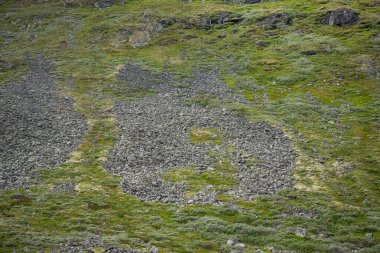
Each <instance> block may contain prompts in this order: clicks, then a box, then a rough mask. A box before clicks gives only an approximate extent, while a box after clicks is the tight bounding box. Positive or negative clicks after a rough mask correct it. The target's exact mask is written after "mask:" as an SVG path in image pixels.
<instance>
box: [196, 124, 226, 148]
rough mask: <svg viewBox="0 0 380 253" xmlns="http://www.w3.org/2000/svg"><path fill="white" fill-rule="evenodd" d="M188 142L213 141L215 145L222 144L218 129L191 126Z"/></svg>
mask: <svg viewBox="0 0 380 253" xmlns="http://www.w3.org/2000/svg"><path fill="white" fill-rule="evenodd" d="M189 138H190V142H192V143H198V142H199V143H202V142H206V143H214V144H216V145H220V144H222V142H223V140H222V138H221V133H219V131H218V129H212V128H200V127H193V128H192V129H191V130H190V133H189Z"/></svg>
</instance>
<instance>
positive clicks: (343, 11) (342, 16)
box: [321, 7, 359, 26]
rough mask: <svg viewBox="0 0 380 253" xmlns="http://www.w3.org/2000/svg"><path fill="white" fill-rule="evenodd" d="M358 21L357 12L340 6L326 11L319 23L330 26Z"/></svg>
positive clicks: (346, 24)
mask: <svg viewBox="0 0 380 253" xmlns="http://www.w3.org/2000/svg"><path fill="white" fill-rule="evenodd" d="M358 21H359V13H357V12H355V11H354V10H352V9H350V8H347V7H341V8H339V9H336V10H334V11H328V12H327V13H326V14H325V16H324V17H323V19H322V20H321V23H322V24H326V25H330V26H351V25H354V24H356V23H357V22H358Z"/></svg>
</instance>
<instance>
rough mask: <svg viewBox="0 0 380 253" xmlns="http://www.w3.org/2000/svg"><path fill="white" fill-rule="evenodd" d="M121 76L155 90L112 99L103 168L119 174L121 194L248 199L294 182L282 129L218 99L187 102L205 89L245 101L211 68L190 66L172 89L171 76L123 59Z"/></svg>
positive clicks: (190, 200) (173, 199) (177, 199)
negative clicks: (113, 136)
mask: <svg viewBox="0 0 380 253" xmlns="http://www.w3.org/2000/svg"><path fill="white" fill-rule="evenodd" d="M136 73H143V75H142V76H141V78H140V77H139V76H138V74H136ZM120 78H121V79H123V80H125V81H126V82H128V83H129V84H131V85H140V86H141V87H147V86H149V87H150V88H153V89H156V90H157V92H158V94H156V95H154V96H150V97H144V98H141V99H138V100H133V101H117V102H116V104H115V111H116V114H117V119H118V122H119V127H120V134H119V140H118V142H117V144H116V147H115V148H114V150H113V153H112V155H111V156H110V158H109V159H108V161H107V162H106V163H105V167H106V168H107V169H108V170H109V171H110V172H111V173H113V174H117V175H121V176H122V177H123V180H122V188H123V190H124V191H125V192H126V193H128V194H132V195H135V196H137V197H139V198H140V199H141V200H143V201H160V202H165V203H176V204H180V205H184V204H203V203H217V202H219V200H218V194H225V195H228V196H231V197H239V198H243V199H252V198H254V197H257V196H268V195H272V194H275V193H276V192H278V191H279V190H283V189H286V188H289V187H291V186H292V171H293V168H294V162H295V153H294V151H293V150H292V143H291V141H290V140H289V139H288V138H287V137H285V136H284V134H283V132H282V131H281V130H279V129H278V128H276V127H273V126H271V125H269V124H267V123H251V122H248V121H246V119H244V118H243V117H240V116H238V115H236V114H234V113H232V112H230V111H228V110H227V109H225V108H223V104H222V105H221V106H217V107H204V106H200V105H198V104H197V103H189V102H188V101H189V100H190V101H193V100H191V99H194V98H197V97H198V96H200V95H205V94H206V95H209V96H210V95H212V96H215V97H216V98H217V99H219V100H221V101H222V100H223V99H229V100H231V101H235V102H245V103H247V101H244V99H243V98H242V97H240V96H237V95H234V94H233V93H232V91H231V90H230V89H229V88H227V87H226V85H225V84H224V83H223V82H222V81H221V80H220V79H218V77H217V74H216V73H213V72H208V73H205V72H196V73H195V76H194V77H192V78H188V79H184V80H181V82H182V83H183V82H184V83H187V84H189V85H186V86H185V85H182V86H180V88H177V87H178V85H173V84H176V83H177V82H178V81H179V80H176V79H175V78H173V77H171V76H170V75H168V74H152V73H150V72H149V71H147V70H142V69H138V67H137V66H136V65H131V64H129V65H127V66H126V67H125V68H124V69H122V70H121V72H120ZM184 87H185V88H184Z"/></svg>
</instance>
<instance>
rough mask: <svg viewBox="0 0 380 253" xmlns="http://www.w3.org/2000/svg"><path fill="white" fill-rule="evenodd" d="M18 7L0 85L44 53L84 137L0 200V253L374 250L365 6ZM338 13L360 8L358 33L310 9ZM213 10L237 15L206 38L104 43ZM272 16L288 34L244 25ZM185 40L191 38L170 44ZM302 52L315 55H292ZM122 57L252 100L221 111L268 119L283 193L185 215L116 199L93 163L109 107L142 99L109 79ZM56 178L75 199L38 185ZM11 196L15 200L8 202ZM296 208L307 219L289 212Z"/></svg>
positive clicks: (7, 14) (369, 25) (377, 238)
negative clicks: (303, 233)
mask: <svg viewBox="0 0 380 253" xmlns="http://www.w3.org/2000/svg"><path fill="white" fill-rule="evenodd" d="M26 2H27V1H24V2H23V3H22V4H23V5H22V4H20V2H19V1H17V2H16V1H6V3H4V4H2V5H0V13H1V16H2V17H1V22H0V30H1V31H2V32H4V34H11V36H13V40H14V42H13V43H6V41H5V40H4V39H1V38H0V43H2V47H1V56H2V58H4V59H5V60H7V61H12V62H14V63H15V67H13V68H12V69H10V70H7V71H3V72H1V73H0V74H1V75H0V81H1V82H2V83H6V82H8V81H9V80H12V79H15V78H18V77H19V76H21V75H22V73H24V72H25V71H26V70H27V67H28V64H29V62H30V59H31V58H32V57H33V55H35V54H38V53H42V54H44V55H45V56H47V57H49V58H51V59H53V60H54V62H55V67H56V74H57V77H58V79H59V81H60V85H61V90H62V93H68V94H71V95H72V96H73V97H74V98H75V101H76V107H77V109H78V110H79V111H80V112H82V113H83V114H84V115H86V117H87V118H88V121H89V124H90V131H89V133H88V135H87V136H86V138H85V141H84V142H83V143H82V144H81V145H80V147H79V149H78V151H77V152H75V153H74V154H72V156H71V159H70V161H69V162H67V163H66V164H64V165H63V166H61V167H60V168H57V169H54V170H44V171H42V172H41V179H42V180H43V183H42V184H41V185H38V186H33V187H31V188H30V189H27V190H16V191H8V192H2V194H1V204H0V207H1V218H0V226H1V229H0V231H1V232H0V240H1V248H0V251H4V252H7V251H11V250H12V249H20V250H26V249H29V250H32V251H35V250H37V249H39V250H41V249H47V250H49V249H53V248H54V247H56V245H57V244H58V243H60V242H63V241H65V240H67V239H72V240H79V241H81V240H83V239H84V238H88V237H90V236H91V235H94V234H97V233H99V234H101V236H102V239H103V240H105V241H106V242H109V243H110V244H114V245H121V246H125V245H130V246H133V247H137V248H146V247H148V246H149V244H152V245H156V246H158V247H159V248H160V250H161V251H162V252H213V251H220V250H222V251H225V252H229V251H228V250H229V246H227V245H226V241H227V239H229V238H235V237H236V238H238V239H240V240H242V241H243V242H244V243H245V244H246V245H248V247H250V249H249V251H253V248H254V247H256V246H259V247H265V246H272V247H275V248H283V249H288V250H298V251H307V252H310V251H336V252H346V251H348V250H350V249H351V250H354V249H355V250H362V251H363V252H370V251H372V252H378V250H379V246H376V245H377V244H378V243H380V233H379V232H378V227H379V179H380V177H379V171H378V168H379V157H380V152H379V144H378V142H379V121H378V120H379V110H378V108H379V102H378V99H379V96H378V94H379V93H378V92H379V84H378V80H376V79H370V78H368V77H367V76H366V75H365V73H364V72H363V71H362V69H361V67H362V62H363V59H370V61H372V62H374V63H376V57H377V60H378V56H379V52H378V50H379V49H378V44H379V38H378V37H376V36H377V33H378V24H377V23H378V22H379V17H378V16H376V13H379V11H380V8H379V7H366V5H365V3H370V2H372V1H368V0H360V1H325V2H324V1H314V0H311V1H307V3H299V2H300V1H294V0H285V1H282V2H274V3H263V4H258V5H226V4H222V3H221V2H222V1H206V3H201V1H194V3H191V4H185V3H180V2H179V1H175V0H160V1H127V3H126V4H125V5H114V6H112V7H111V8H108V9H104V10H97V9H95V8H92V7H89V6H84V7H76V8H66V7H64V6H63V5H62V3H60V2H57V1H49V2H42V3H30V4H26ZM28 2H33V1H28ZM342 4H347V5H349V6H351V7H353V8H355V9H357V10H360V12H361V19H362V21H361V23H360V24H358V25H355V26H353V27H346V28H338V27H330V26H326V25H320V24H318V22H317V21H316V20H317V19H318V17H319V16H320V15H321V13H323V11H322V10H321V9H320V8H321V7H326V8H327V9H330V8H331V9H334V8H336V7H337V6H341V5H342ZM147 10H148V11H147ZM219 10H228V11H231V12H236V13H241V14H243V15H244V16H245V17H246V18H247V20H246V22H245V23H243V24H239V25H233V26H226V27H217V28H214V29H211V30H208V31H206V30H197V29H189V30H184V29H180V28H179V27H178V26H176V25H174V26H171V27H169V28H166V29H165V30H164V31H163V32H162V34H161V35H160V36H157V37H154V38H153V39H152V40H151V41H150V45H149V46H146V47H142V48H132V47H130V46H129V45H128V43H121V42H119V41H117V40H116V39H115V35H116V34H118V33H119V31H120V30H122V29H124V28H125V27H130V26H131V25H134V26H139V25H141V24H140V22H139V20H140V19H141V17H142V15H143V13H144V12H145V13H150V15H152V16H153V19H155V18H156V17H157V16H160V17H173V16H175V17H183V18H187V17H194V16H195V15H196V14H200V13H214V12H216V11H219ZM274 12H287V13H289V15H291V16H293V17H294V19H293V25H292V26H289V27H287V28H285V29H283V30H274V31H265V30H263V29H260V28H259V27H257V26H256V25H255V23H256V22H257V19H258V18H259V17H262V16H265V15H268V13H274ZM37 16H41V17H42V19H37V18H36V17H37ZM38 20H40V21H38ZM33 22H35V25H34V26H33V25H30V24H31V23H33ZM28 24H29V26H28ZM69 31H71V32H69ZM301 32H304V33H301ZM68 34H71V37H72V38H71V39H69V41H68ZM187 35H192V36H191V37H192V38H191V39H184V38H185V36H187ZM218 35H223V36H224V35H225V38H223V39H221V38H218ZM257 42H263V43H261V44H260V43H257ZM264 44H265V46H264V47H263V46H260V45H264ZM258 45H259V46H258ZM326 47H328V48H329V50H327V51H329V52H327V51H326ZM308 50H315V51H317V52H318V53H317V54H316V55H311V56H307V55H304V54H303V53H302V52H304V51H308ZM129 60H133V61H137V62H141V63H143V64H145V65H146V66H147V67H149V68H152V69H154V70H158V71H159V70H161V69H163V68H166V69H169V70H171V71H173V72H175V73H176V74H178V75H190V74H191V68H192V66H193V64H198V65H205V66H206V65H211V66H214V67H217V68H219V69H220V70H221V72H222V76H223V78H224V79H225V81H226V82H227V83H228V84H229V85H230V86H231V87H234V88H236V89H237V90H238V89H240V90H242V91H243V92H244V94H245V96H246V97H247V98H248V99H250V100H251V101H252V106H247V105H240V104H230V105H229V108H230V109H231V110H235V111H237V112H238V113H241V114H243V115H246V116H247V117H248V118H249V119H251V120H254V121H260V120H265V121H269V122H272V123H274V124H277V125H279V126H281V127H283V129H284V130H285V131H287V133H288V134H289V135H290V136H292V137H294V139H295V142H296V143H295V145H296V148H297V150H299V154H300V156H299V159H298V165H297V171H296V177H297V182H296V183H297V190H295V191H289V192H282V193H280V194H279V195H277V196H273V197H270V198H264V199H257V200H255V201H253V202H244V201H240V200H230V199H229V198H228V197H226V196H221V198H223V199H225V200H226V204H225V205H223V206H191V207H176V206H171V205H163V204H157V203H143V202H140V201H138V200H137V199H136V198H135V197H131V196H127V195H125V194H123V193H122V192H121V190H120V188H119V186H118V185H119V180H120V179H119V178H117V177H114V176H111V175H109V174H107V173H106V171H105V170H104V169H103V168H102V165H101V164H102V162H103V161H104V160H105V159H106V157H107V155H108V154H109V151H110V150H111V148H112V145H113V143H114V142H115V140H116V138H117V131H118V129H117V124H116V122H115V119H114V115H113V114H112V110H111V109H112V104H113V103H112V101H113V100H114V99H115V98H116V97H117V98H129V97H132V98H133V97H138V96H142V95H146V94H145V93H146V92H145V91H139V90H130V89H128V88H127V87H125V85H124V84H122V83H120V82H119V81H118V80H117V78H116V76H115V73H117V69H118V68H120V66H121V65H122V64H124V63H126V62H127V61H129ZM206 67H207V66H206ZM70 79H73V80H74V82H75V84H76V85H75V87H74V88H72V89H70V88H67V87H66V83H67V82H68V81H69V80H70ZM199 100H200V101H203V100H202V98H200V99H199ZM206 101H207V99H206ZM348 104H349V106H347V105H348ZM221 156H222V155H221ZM318 160H324V163H319V162H318ZM227 167H228V165H227ZM223 169H226V168H223ZM227 169H228V168H227ZM184 172H185V174H184V175H168V177H169V178H171V179H174V180H176V177H182V176H187V174H186V173H190V174H191V173H192V172H191V169H188V170H186V169H185V170H184ZM205 177H206V178H202V176H201V177H200V176H197V175H195V176H194V175H190V177H188V178H189V180H188V181H189V183H190V184H192V183H194V187H195V188H196V187H197V185H198V184H199V182H202V181H204V182H208V183H210V182H213V183H215V184H216V183H217V182H218V180H219V179H218V178H217V179H216V180H214V178H213V177H211V179H210V178H207V177H208V175H205ZM219 181H221V182H225V180H219ZM230 181H231V180H230ZM230 181H227V183H233V182H230ZM64 182H76V183H77V190H78V191H77V193H75V194H72V193H64V192H61V193H59V192H56V191H53V190H52V189H53V186H54V185H57V184H60V183H64ZM16 193H20V194H23V195H25V198H22V199H12V198H11V195H13V194H16ZM297 211H300V212H303V213H308V214H310V216H311V217H307V216H305V215H304V216H302V215H296V214H295V213H296V212H297ZM285 214H288V215H285ZM285 216H286V217H285ZM295 227H303V228H305V229H306V230H307V231H308V233H309V236H308V237H307V238H301V237H298V236H296V235H294V233H293V232H294V230H295ZM368 233H373V236H369V235H368ZM320 234H324V235H326V236H318V235H320ZM161 251H160V252H161Z"/></svg>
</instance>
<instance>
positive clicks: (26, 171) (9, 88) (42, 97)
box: [0, 57, 87, 190]
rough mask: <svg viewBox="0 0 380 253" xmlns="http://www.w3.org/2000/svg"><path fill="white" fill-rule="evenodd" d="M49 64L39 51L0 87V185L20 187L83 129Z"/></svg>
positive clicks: (61, 157) (55, 160)
mask: <svg viewBox="0 0 380 253" xmlns="http://www.w3.org/2000/svg"><path fill="white" fill-rule="evenodd" d="M50 68H51V66H50V64H49V62H47V61H45V60H44V59H42V58H41V57H39V58H37V59H36V60H35V61H34V62H33V64H32V67H31V69H30V71H29V73H28V74H27V75H26V76H25V77H24V78H23V80H22V81H21V82H20V83H11V84H7V85H4V86H2V87H0V124H1V127H0V158H1V159H0V190H8V189H16V188H21V187H24V186H25V185H27V184H26V182H27V179H28V178H30V177H32V176H33V175H34V172H33V171H34V170H35V169H37V168H46V167H50V168H51V167H54V166H57V165H59V164H61V163H63V162H64V161H65V160H66V159H67V156H68V155H69V153H70V152H71V151H73V150H74V149H75V148H76V147H77V145H78V143H80V141H81V137H82V136H83V134H84V133H85V132H86V129H87V127H86V120H85V118H84V117H83V116H81V115H79V114H78V113H77V112H76V111H75V110H74V109H73V101H72V99H71V98H69V97H61V96H59V95H58V92H57V85H56V81H55V78H54V76H53V75H52V74H50Z"/></svg>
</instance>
